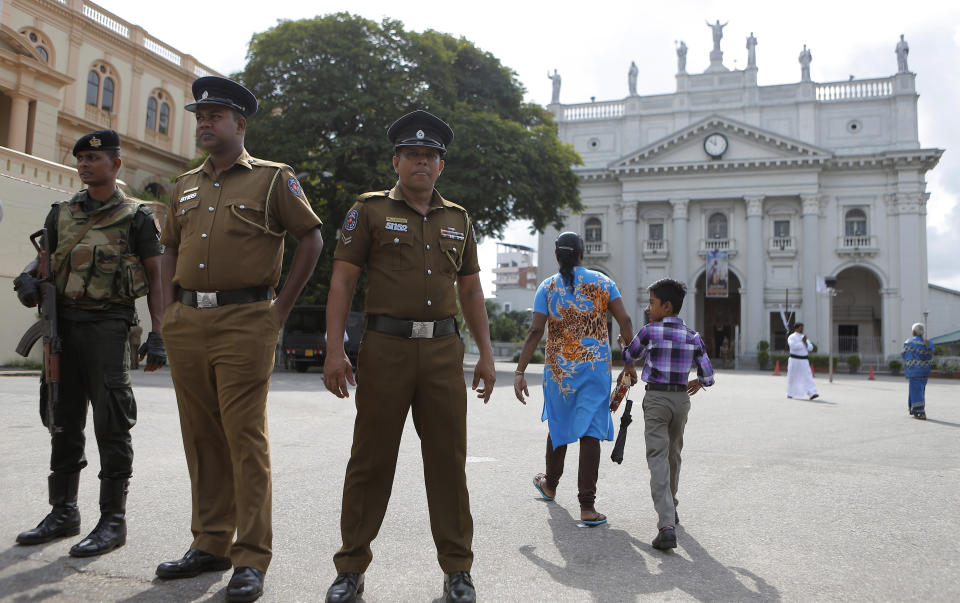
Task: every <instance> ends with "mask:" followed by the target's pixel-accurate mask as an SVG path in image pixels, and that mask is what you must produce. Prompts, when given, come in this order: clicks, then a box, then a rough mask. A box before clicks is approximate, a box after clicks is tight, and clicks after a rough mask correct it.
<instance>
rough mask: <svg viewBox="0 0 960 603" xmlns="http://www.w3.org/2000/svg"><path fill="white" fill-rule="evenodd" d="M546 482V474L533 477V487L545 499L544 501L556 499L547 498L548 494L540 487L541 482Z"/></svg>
mask: <svg viewBox="0 0 960 603" xmlns="http://www.w3.org/2000/svg"><path fill="white" fill-rule="evenodd" d="M541 479H542V480H546V479H547V476H546V474H544V473H538V474H536V475H534V476H533V487H534V488H536V489H537V492H539V493H540V496H541V497H543V500H553V499H554V498H555V497H553V496H547V494H546V492H544V491H543V488H541V487H540V480H541Z"/></svg>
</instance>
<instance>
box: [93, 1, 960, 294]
mask: <svg viewBox="0 0 960 603" xmlns="http://www.w3.org/2000/svg"><path fill="white" fill-rule="evenodd" d="M95 1H96V2H97V3H98V4H100V5H101V6H103V7H104V8H106V9H107V10H109V11H111V12H113V13H115V14H116V15H118V16H119V17H121V18H122V19H124V20H126V21H129V22H132V23H135V24H137V25H140V26H142V27H143V28H144V29H146V30H147V31H148V32H149V33H150V34H151V35H153V36H155V37H157V38H159V39H160V40H162V41H164V42H166V43H167V44H170V45H171V46H174V47H175V48H177V49H178V50H180V51H182V52H185V53H189V54H192V55H193V56H194V57H196V58H197V59H198V60H199V61H201V62H202V63H204V64H206V65H208V66H210V67H212V68H213V69H215V70H217V71H219V72H221V73H225V74H229V73H231V72H235V71H239V70H240V69H242V68H243V65H244V62H245V56H246V51H247V44H248V43H249V41H250V37H251V35H252V34H253V33H255V32H259V31H263V30H265V29H269V28H270V27H272V26H273V25H275V24H276V22H277V20H280V19H300V18H305V17H312V16H315V15H317V14H328V13H333V12H340V11H346V12H352V13H354V14H360V15H362V16H364V17H367V18H370V19H373V20H377V21H379V20H380V19H382V18H383V17H390V18H393V19H397V20H399V21H401V22H403V23H404V25H405V27H406V28H407V29H409V30H414V31H422V30H424V29H435V30H438V31H442V32H446V33H449V34H452V35H455V36H463V37H465V38H467V39H469V40H471V41H472V42H474V43H475V44H476V45H477V46H479V47H480V48H481V49H483V50H486V51H489V52H491V53H493V54H494V55H495V56H496V57H498V58H499V59H500V60H501V62H502V63H503V64H504V65H506V66H508V67H510V68H512V69H513V70H514V71H516V72H517V75H518V78H519V80H520V81H521V82H522V83H523V85H524V86H525V87H526V90H527V96H526V98H527V100H528V101H531V102H536V103H540V104H544V105H545V104H546V103H548V102H549V101H550V90H551V87H550V86H551V84H550V80H548V79H547V76H546V73H547V71H548V70H551V71H552V70H553V69H557V70H558V71H559V72H560V74H561V75H562V77H563V87H562V89H561V93H560V100H561V101H562V102H564V103H577V102H587V101H589V100H590V98H591V97H596V99H597V100H598V101H600V100H610V99H618V98H623V97H624V96H626V95H627V69H628V68H629V66H630V61H636V62H637V65H638V66H639V68H640V77H639V84H638V86H637V88H638V92H639V93H640V94H661V93H669V92H673V91H674V88H675V80H674V73H675V71H676V54H675V52H674V41H675V40H684V41H685V42H686V44H687V46H688V47H689V52H688V55H687V71H688V72H690V73H696V72H700V71H703V70H704V69H706V67H707V65H708V64H709V57H708V54H709V52H710V49H711V47H712V45H713V43H712V37H711V33H710V29H709V28H708V27H707V25H706V23H705V21H707V20H709V21H711V22H713V21H714V20H716V19H719V20H720V22H721V23H724V22H726V23H728V25H727V27H726V28H725V29H724V30H723V34H724V35H723V42H722V50H723V51H724V63H725V64H726V65H727V67H730V68H743V67H744V66H745V64H746V49H745V47H744V40H745V38H746V37H747V36H748V35H749V34H750V32H753V33H754V35H755V36H756V38H757V40H758V44H757V65H758V67H759V73H758V77H759V83H760V85H772V84H782V83H789V82H795V81H798V80H799V79H800V66H799V64H798V62H797V55H798V54H799V53H800V50H801V49H802V47H803V45H804V44H806V45H807V46H809V47H810V49H811V52H812V54H813V62H812V64H811V68H810V71H811V76H812V78H813V79H814V81H821V82H831V81H840V80H846V79H848V78H849V76H850V75H854V76H856V77H857V78H872V77H886V76H889V75H892V74H893V73H894V72H896V67H897V63H896V57H895V55H894V52H893V49H894V46H895V45H896V43H897V41H898V39H899V36H900V34H905V36H906V39H907V41H908V42H909V44H910V55H909V67H910V70H911V71H913V72H915V73H916V74H917V90H918V92H919V93H920V143H921V145H922V146H924V147H937V148H941V149H947V152H946V153H944V155H943V158H942V159H941V161H940V164H939V166H938V167H937V168H936V169H935V170H933V171H932V172H930V173H928V174H927V181H928V192H930V194H931V196H930V201H929V203H928V206H927V210H928V216H927V224H928V227H927V239H928V258H929V277H930V282H932V283H935V284H938V285H942V286H946V287H950V288H953V289H958V290H960V261H957V259H956V258H957V256H956V246H957V243H958V242H960V234H958V233H960V146H958V145H957V144H956V141H957V140H960V119H958V118H957V115H956V112H957V107H958V102H957V99H958V98H960V2H956V1H948V0H914V1H913V2H903V1H899V2H894V1H891V0H876V1H872V2H863V1H856V2H854V1H851V2H845V1H837V0H829V1H827V0H807V1H805V2H776V3H774V2H767V1H762V2H761V1H755V0H738V1H736V2H730V1H727V2H717V1H708V0H674V1H673V2H660V1H657V2H652V1H650V0H632V1H629V2H626V1H621V0H606V1H604V2H592V3H587V2H579V3H575V2H565V1H563V0H559V1H556V0H555V1H553V2H536V1H528V2H518V1H516V0H511V1H504V0H487V1H486V2H482V3H479V2H478V3H465V2H457V1H452V2H445V3H444V2H430V3H422V2H419V3H403V2H386V1H384V0H360V1H356V0H354V1H352V2H343V1H340V0H337V1H332V0H329V1H328V0H274V1H273V2H270V3H264V2H263V1H262V0H257V1H251V0H232V1H231V2H229V3H214V2H196V1H193V0H191V1H188V0H165V2H163V3H162V4H163V9H162V10H157V5H156V4H155V3H148V2H130V1H129V0H95ZM526 230H527V228H526V227H525V225H523V224H517V225H516V226H514V227H513V228H511V229H510V230H509V231H508V233H507V235H506V237H505V238H506V239H507V240H508V241H510V242H515V243H527V244H530V243H531V242H532V241H533V240H534V239H533V238H532V237H530V236H529V235H528V234H527V232H526ZM483 247H484V253H483V254H482V255H483V257H482V262H481V264H482V267H483V269H484V274H491V273H489V272H487V270H489V269H492V268H493V266H494V264H495V257H494V250H493V245H492V244H491V243H486V244H484V246H483ZM490 280H492V274H491V276H490V279H487V278H484V289H485V290H486V291H487V293H488V294H489V293H490V292H491V290H492V288H493V286H492V284H491V283H490Z"/></svg>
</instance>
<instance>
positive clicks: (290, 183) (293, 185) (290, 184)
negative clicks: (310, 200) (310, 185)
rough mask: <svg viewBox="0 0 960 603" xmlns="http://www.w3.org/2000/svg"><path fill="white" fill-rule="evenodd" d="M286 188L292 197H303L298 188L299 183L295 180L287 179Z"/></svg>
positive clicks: (300, 189) (292, 178) (300, 188)
mask: <svg viewBox="0 0 960 603" xmlns="http://www.w3.org/2000/svg"><path fill="white" fill-rule="evenodd" d="M287 188H289V189H290V192H291V193H293V194H294V195H296V196H298V197H302V196H303V188H302V187H301V186H300V183H299V182H298V181H297V179H296V178H294V177H292V176H291V177H290V178H287Z"/></svg>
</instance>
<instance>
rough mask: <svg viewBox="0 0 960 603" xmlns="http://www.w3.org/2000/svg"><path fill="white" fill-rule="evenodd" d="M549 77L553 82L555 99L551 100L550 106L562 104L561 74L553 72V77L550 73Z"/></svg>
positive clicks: (548, 73)
mask: <svg viewBox="0 0 960 603" xmlns="http://www.w3.org/2000/svg"><path fill="white" fill-rule="evenodd" d="M547 77H548V78H550V79H551V80H553V97H552V98H551V99H550V104H551V105H552V104H556V103H559V102H560V74H559V73H557V70H556V69H554V70H553V75H550V72H549V71H548V72H547Z"/></svg>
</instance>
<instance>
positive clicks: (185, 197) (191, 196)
mask: <svg viewBox="0 0 960 603" xmlns="http://www.w3.org/2000/svg"><path fill="white" fill-rule="evenodd" d="M198 194H199V193H198V192H197V191H194V192H192V193H190V194H189V195H184V196H182V197H180V203H183V202H184V201H189V200H190V199H193V198H194V197H196V196H197V195H198Z"/></svg>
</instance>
